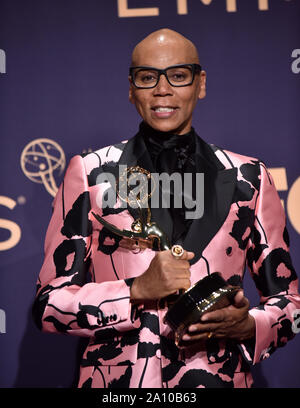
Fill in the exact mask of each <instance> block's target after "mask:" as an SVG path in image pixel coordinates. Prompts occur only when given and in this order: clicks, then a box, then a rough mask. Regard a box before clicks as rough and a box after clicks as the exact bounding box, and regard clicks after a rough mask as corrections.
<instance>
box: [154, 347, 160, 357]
mask: <svg viewBox="0 0 300 408" xmlns="http://www.w3.org/2000/svg"><path fill="white" fill-rule="evenodd" d="M155 354H156V357H157V358H161V350H160V349H158V350H156V353H155Z"/></svg>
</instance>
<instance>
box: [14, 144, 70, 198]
mask: <svg viewBox="0 0 300 408" xmlns="http://www.w3.org/2000/svg"><path fill="white" fill-rule="evenodd" d="M20 161H21V168H22V170H23V172H24V174H25V176H26V177H28V178H29V180H31V181H33V182H34V183H40V184H44V187H45V188H46V190H47V191H48V193H49V194H51V195H52V196H53V197H54V196H55V194H56V193H57V190H58V187H57V184H56V181H55V178H54V174H55V173H57V174H58V175H61V174H62V173H63V171H64V169H65V166H66V158H65V154H64V151H63V149H62V148H61V147H60V145H59V144H58V143H56V142H54V141H53V140H50V139H35V140H32V141H31V142H30V143H28V145H27V146H25V148H24V149H23V152H22V154H21V160H20Z"/></svg>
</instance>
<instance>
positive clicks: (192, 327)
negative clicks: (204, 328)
mask: <svg viewBox="0 0 300 408" xmlns="http://www.w3.org/2000/svg"><path fill="white" fill-rule="evenodd" d="M195 331H197V326H190V327H189V332H195Z"/></svg>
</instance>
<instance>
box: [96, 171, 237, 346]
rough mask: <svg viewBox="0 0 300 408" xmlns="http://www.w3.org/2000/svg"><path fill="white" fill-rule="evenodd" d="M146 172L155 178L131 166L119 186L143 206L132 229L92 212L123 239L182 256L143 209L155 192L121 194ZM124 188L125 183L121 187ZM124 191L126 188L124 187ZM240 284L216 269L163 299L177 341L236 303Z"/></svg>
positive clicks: (168, 321) (146, 208) (180, 250)
mask: <svg viewBox="0 0 300 408" xmlns="http://www.w3.org/2000/svg"><path fill="white" fill-rule="evenodd" d="M138 172H140V173H142V174H145V175H146V176H147V178H148V179H150V178H151V174H150V173H149V172H148V171H147V170H145V169H142V168H141V167H139V166H135V167H130V168H128V169H127V173H126V174H122V175H121V177H120V179H119V182H118V186H117V187H119V189H118V188H117V193H118V196H119V197H120V199H122V200H124V201H126V202H127V203H128V204H135V208H136V207H137V208H139V214H140V216H139V218H138V219H136V220H135V221H134V222H133V223H132V225H131V231H129V230H124V229H123V230H120V229H119V228H117V227H116V226H115V225H113V224H111V223H109V222H107V221H105V220H104V219H103V217H100V216H99V215H98V214H95V213H94V212H92V214H93V216H94V217H95V218H96V219H97V220H98V221H99V222H100V223H101V224H102V225H103V226H104V227H106V228H107V229H108V230H109V231H111V232H113V233H114V234H116V235H118V236H121V237H123V238H127V239H132V240H134V241H136V242H139V241H141V242H145V241H146V242H148V243H149V247H150V248H152V249H153V250H155V251H164V250H170V249H171V250H172V254H173V256H174V257H175V258H178V259H180V256H181V254H182V253H183V250H182V248H181V247H180V245H173V247H171V245H170V243H169V239H168V237H167V235H166V234H165V233H164V232H163V231H162V230H161V228H160V227H159V226H158V225H157V224H156V223H155V222H151V212H150V208H149V205H147V207H145V206H144V207H143V208H142V204H144V203H145V202H147V204H148V200H149V198H150V196H151V194H152V193H153V191H151V192H150V194H148V190H147V191H144V192H143V195H141V194H140V196H139V197H138V198H137V197H135V199H134V200H135V202H134V203H133V201H132V200H131V199H130V198H128V197H121V196H120V194H119V191H120V184H121V183H127V184H128V177H129V175H134V173H138ZM121 187H124V184H123V185H122V186H121ZM122 191H126V190H124V188H123V189H122ZM239 289H240V288H239V287H235V286H231V285H228V283H227V282H226V281H225V280H224V279H223V277H222V276H221V273H219V272H214V273H211V274H210V275H208V276H206V277H205V278H203V279H201V280H199V281H198V282H197V283H196V284H195V285H193V286H192V287H190V288H189V289H188V290H187V291H185V292H183V291H179V293H177V294H174V295H170V296H168V297H166V298H164V299H161V300H160V302H159V304H160V305H161V307H163V306H162V305H165V304H167V305H168V311H167V313H166V315H165V318H164V322H165V323H167V324H168V325H169V327H170V328H171V329H173V330H174V332H175V343H176V344H177V345H180V343H181V338H182V336H183V335H184V333H185V332H186V330H187V328H188V326H189V325H191V324H194V323H196V322H198V321H199V320H200V318H201V316H202V315H203V314H204V313H207V312H208V311H213V310H216V309H219V308H222V307H225V306H227V305H229V304H230V303H232V299H233V298H234V296H235V294H236V293H237V291H238V290H239Z"/></svg>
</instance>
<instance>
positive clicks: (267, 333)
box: [241, 163, 300, 364]
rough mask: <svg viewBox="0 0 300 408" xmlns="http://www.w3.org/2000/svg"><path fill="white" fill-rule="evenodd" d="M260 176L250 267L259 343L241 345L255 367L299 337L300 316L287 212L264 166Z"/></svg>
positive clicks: (252, 311)
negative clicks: (255, 294)
mask: <svg viewBox="0 0 300 408" xmlns="http://www.w3.org/2000/svg"><path fill="white" fill-rule="evenodd" d="M260 174H261V175H260V188H259V193H258V197H257V201H256V206H255V222H254V226H253V229H252V233H251V238H250V240H249V243H248V248H247V264H248V268H249V271H250V273H251V275H252V278H253V279H254V282H255V285H256V288H257V289H258V292H259V295H260V304H259V306H257V307H254V308H253V309H251V310H250V311H249V313H250V314H251V315H252V316H253V317H254V319H255V324H256V338H255V342H251V341H248V342H245V343H244V344H242V345H241V351H242V353H243V355H244V357H245V358H246V359H247V360H248V362H249V363H251V364H255V363H257V362H259V361H261V360H263V359H265V358H267V357H269V356H270V355H271V354H272V353H273V352H274V351H275V350H276V349H277V348H278V347H282V346H284V345H285V344H286V342H287V341H288V340H290V339H292V338H293V337H294V336H295V330H294V325H295V319H296V317H297V315H299V314H300V310H299V309H300V296H299V294H298V279H297V275H296V272H295V269H294V267H293V265H292V261H291V258H290V254H289V237H288V232H287V229H286V218H285V213H284V209H283V206H282V204H281V202H280V199H279V196H278V193H277V190H276V188H275V185H274V182H273V179H272V176H271V175H270V173H269V172H268V170H267V168H266V166H265V165H264V164H263V163H260ZM298 317H299V316H298ZM254 343H255V344H254Z"/></svg>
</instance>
